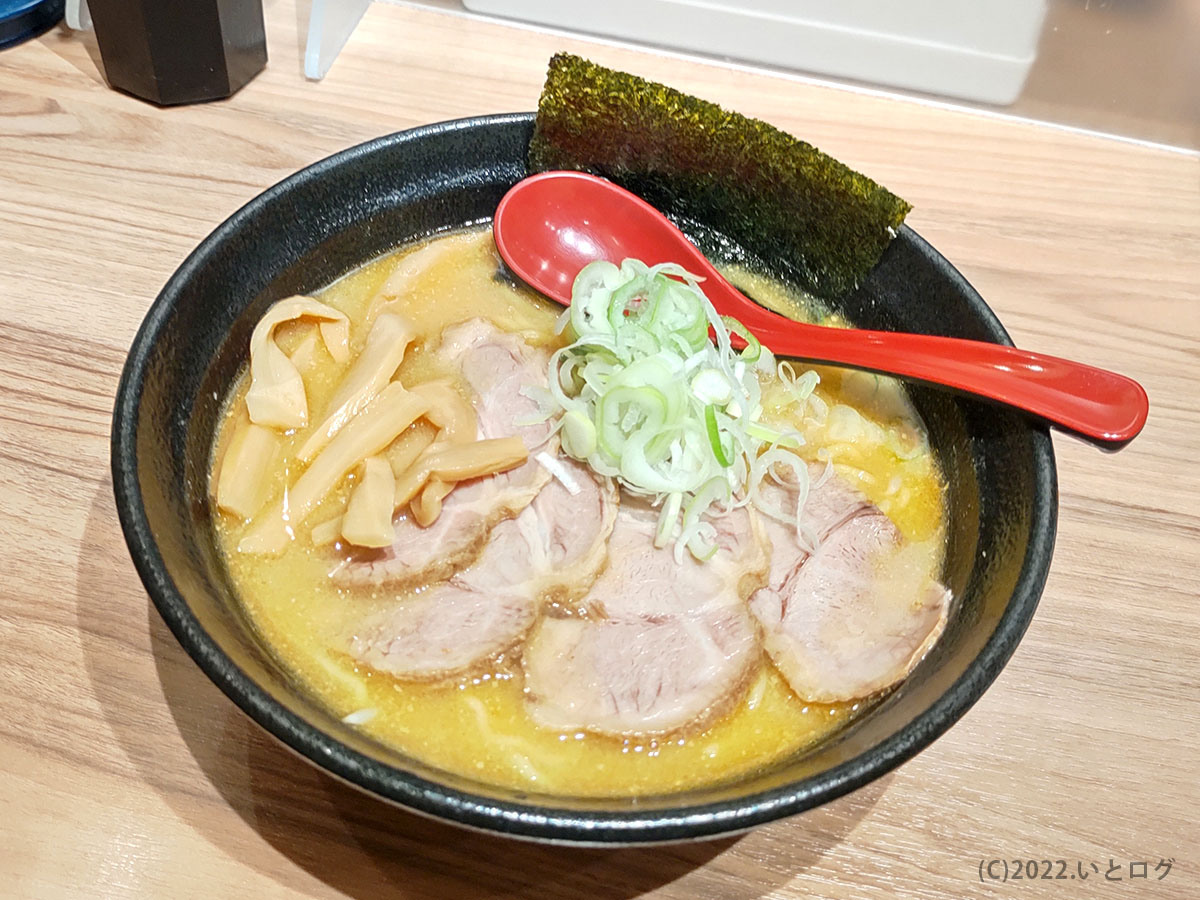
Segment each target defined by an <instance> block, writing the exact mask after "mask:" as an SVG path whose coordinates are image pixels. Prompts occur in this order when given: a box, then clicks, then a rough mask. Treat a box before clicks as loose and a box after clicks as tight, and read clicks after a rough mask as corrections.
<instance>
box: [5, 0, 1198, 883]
mask: <svg viewBox="0 0 1200 900" xmlns="http://www.w3.org/2000/svg"><path fill="white" fill-rule="evenodd" d="M266 7H267V22H268V40H269V43H270V50H271V63H270V66H269V67H268V69H267V71H266V72H264V73H263V74H262V75H261V76H260V77H259V78H258V79H256V80H255V81H254V82H252V83H251V84H250V85H249V86H248V87H247V88H246V89H245V90H243V91H242V92H241V93H240V94H238V95H237V96H236V97H234V98H233V99H232V100H230V101H228V102H223V103H215V104H209V105H204V106H195V107H188V108H181V109H166V110H160V109H155V108H153V107H151V106H148V105H146V104H143V103H141V102H139V101H137V100H134V99H131V98H129V97H126V96H123V95H121V94H118V93H115V92H113V91H111V90H109V89H108V88H107V87H106V86H105V84H104V80H103V77H102V75H101V74H100V72H99V71H98V68H97V65H98V63H97V59H98V58H97V54H96V52H95V49H94V45H91V44H90V43H89V40H88V39H86V38H79V37H76V36H71V35H68V34H66V33H64V32H58V31H53V32H50V33H48V34H47V35H45V36H43V37H41V38H40V39H38V40H36V41H34V42H32V43H30V44H27V45H24V46H21V47H18V48H15V49H12V50H6V51H4V52H3V53H2V54H0V183H2V189H0V573H2V579H0V771H2V774H0V895H3V896H6V897H18V898H58V897H86V898H109V897H154V898H158V897H170V898H192V897H196V898H200V897H204V898H212V897H219V898H226V897H277V896H278V897H291V896H297V897H342V896H346V897H353V898H442V897H446V898H459V897H487V898H501V897H505V898H515V897H538V898H567V897H617V898H630V897H635V896H642V895H651V896H655V897H663V898H758V897H776V898H801V897H827V898H890V897H905V898H910V897H911V898H960V897H992V896H1006V895H1011V896H1015V897H1033V896H1038V897H1090V896H1100V895H1105V896H1110V895H1111V896H1116V895H1118V894H1120V895H1121V896H1129V897H1155V898H1159V897H1167V898H1181V900H1182V898H1192V897H1197V896H1200V847H1198V846H1197V840H1196V839H1197V836H1198V835H1200V827H1198V825H1197V808H1198V807H1200V780H1198V774H1197V773H1198V772H1200V750H1198V746H1197V744H1198V740H1197V732H1198V726H1200V704H1198V701H1200V676H1198V675H1197V671H1198V665H1197V651H1198V648H1200V598H1198V594H1200V516H1198V512H1197V511H1198V509H1200V477H1198V476H1197V453H1198V448H1200V400H1198V399H1197V398H1198V394H1197V386H1196V376H1197V375H1198V374H1200V296H1198V290H1197V285H1198V284H1200V161H1198V160H1197V158H1196V157H1189V156H1185V155H1182V154H1171V153H1166V152H1162V151H1157V150H1151V149H1143V148H1138V147H1135V146H1131V145H1129V144H1122V143H1117V142H1112V141H1106V140H1104V139H1099V138H1095V137H1088V136H1083V135H1078V134H1072V133H1068V132H1065V131H1061V130H1052V129H1048V128H1041V127H1036V126H1030V125H1024V124H1018V123H1013V122H1005V121H1000V120H996V119H992V118H987V117H982V116H978V115H974V114H970V113H960V112H954V111H949V110H945V109H934V108H930V107H926V106H922V105H918V104H911V103H905V102H901V101H897V100H894V99H884V98H880V97H874V96H869V95H865V94H857V93H852V92H848V91H841V90H835V89H831V88H828V87H818V86H814V85H811V84H806V83H803V82H800V81H796V80H788V79H783V78H778V77H769V76H766V75H762V74H755V73H752V72H748V71H744V70H732V69H727V68H723V67H721V66H718V65H711V64H700V63H697V62H693V61H688V60H685V59H681V58H675V57H668V56H663V55H655V54H649V53H643V52H634V51H630V50H626V49H621V48H619V47H616V46H613V45H608V44H589V43H587V42H584V41H579V40H569V39H566V38H562V37H559V36H555V35H552V34H548V33H544V32H535V31H527V30H521V29H516V28H510V27H503V26H499V25H494V24H488V23H483V22H477V21H469V20H466V19H463V18H460V17H455V16H451V15H445V14H441V13H435V12H430V11H427V10H413V9H408V8H404V7H398V6H388V5H382V4H376V5H375V6H373V7H372V8H371V9H370V11H369V12H368V13H367V15H366V18H365V19H364V21H363V23H362V25H361V27H360V28H359V30H358V31H357V32H356V34H355V35H354V37H353V38H352V40H351V41H350V43H349V45H348V46H347V48H346V50H345V51H344V53H343V55H342V56H341V58H340V59H339V60H338V62H337V63H336V65H335V66H334V67H333V70H332V72H331V73H330V75H329V77H328V78H327V79H326V80H325V81H323V82H321V83H309V82H306V81H305V80H304V79H303V78H302V76H301V72H300V50H299V46H298V38H297V36H298V34H299V33H301V31H300V29H302V27H303V25H304V23H303V21H302V15H301V14H300V13H298V12H297V9H296V7H295V5H294V4H293V2H292V0H267V3H266ZM564 48H565V49H571V50H574V51H577V52H584V53H586V54H588V55H590V56H592V57H593V58H595V59H597V60H598V61H601V62H604V63H607V64H610V65H614V66H618V67H622V68H626V69H631V70H634V71H637V72H640V73H642V74H644V75H647V76H650V77H652V78H656V79H659V80H663V81H666V82H669V83H671V84H673V85H675V86H677V87H679V88H682V89H684V90H687V91H690V92H693V93H696V94H699V95H701V96H704V97H708V98H711V99H713V100H716V101H718V102H721V103H724V104H727V105H729V106H731V107H735V108H737V109H739V110H741V111H743V112H745V113H747V114H750V115H753V116H759V117H762V118H765V119H767V120H769V121H771V122H773V123H775V124H777V125H779V126H781V127H783V128H785V129H787V130H789V131H791V132H793V133H796V134H798V135H801V136H803V137H805V138H807V139H808V140H810V141H812V142H813V143H815V144H817V145H818V146H820V147H821V148H823V149H824V150H826V151H828V152H830V153H833V154H834V155H836V156H838V157H840V158H841V159H843V160H845V161H846V162H848V163H850V164H851V165H853V166H855V167H856V168H860V169H862V170H864V171H866V172H867V173H869V174H871V175H872V176H874V177H875V178H877V179H879V180H880V181H882V182H883V183H885V184H887V185H888V186H889V187H891V188H892V189H893V190H895V191H897V192H898V193H900V194H901V195H903V196H904V197H906V198H908V199H909V200H911V201H912V202H913V203H914V204H915V206H916V210H915V211H914V213H913V214H912V216H911V218H910V222H911V224H912V225H913V226H914V227H915V228H916V229H917V230H918V231H920V232H921V233H922V234H923V235H924V236H925V237H926V238H928V239H930V240H931V241H932V242H933V243H934V245H936V246H937V247H939V248H940V249H941V250H942V251H943V252H944V253H945V254H946V255H947V256H948V257H949V258H950V259H951V260H952V261H953V262H954V263H955V264H956V265H957V266H959V268H960V269H961V270H962V271H963V272H964V273H965V275H966V276H967V277H968V278H969V279H970V280H971V281H972V282H973V283H974V284H975V285H976V286H977V287H978V288H979V290H980V291H981V292H982V293H983V295H984V296H985V297H986V298H987V299H988V301H989V302H990V303H991V304H992V306H993V307H994V308H995V309H996V311H997V312H998V313H999V314H1000V316H1001V318H1002V319H1003V321H1004V322H1005V324H1006V325H1007V326H1008V328H1009V329H1010V331H1011V333H1012V335H1013V337H1014V338H1015V339H1016V341H1017V343H1018V344H1020V345H1023V346H1028V347H1031V348H1037V349H1040V350H1044V351H1048V352H1050V353H1056V354H1061V355H1067V356H1074V357H1079V358H1082V359H1085V360H1088V361H1091V362H1094V363H1098V364H1102V365H1107V366H1110V367H1112V368H1115V369H1118V370H1120V371H1123V372H1126V373H1128V374H1130V375H1132V376H1134V377H1136V378H1138V379H1140V380H1141V381H1142V382H1143V383H1144V384H1145V385H1146V387H1147V389H1148V391H1149V393H1150V397H1151V401H1152V412H1151V416H1150V421H1149V424H1148V425H1147V427H1146V430H1145V432H1144V434H1143V436H1142V437H1141V438H1139V439H1138V440H1137V441H1136V442H1135V443H1134V444H1133V445H1131V446H1130V447H1129V448H1128V449H1127V450H1125V451H1123V452H1122V453H1120V454H1119V455H1115V456H1113V455H1103V454H1101V453H1100V452H1098V451H1096V450H1094V449H1092V448H1090V447H1087V446H1084V445H1083V444H1080V443H1076V442H1074V441H1072V440H1070V439H1056V442H1055V444H1056V449H1057V451H1058V454H1059V456H1058V458H1059V464H1060V478H1061V490H1062V508H1061V518H1060V529H1059V535H1058V548H1057V551H1056V554H1055V558H1054V565H1053V570H1052V573H1051V576H1050V580H1049V584H1048V585H1047V588H1046V592H1045V596H1044V597H1043V599H1042V603H1041V608H1040V609H1039V611H1038V614H1037V616H1036V618H1035V620H1034V622H1033V625H1032V627H1031V628H1030V629H1029V632H1028V634H1027V636H1026V637H1025V639H1024V641H1023V642H1022V643H1021V645H1020V647H1019V648H1018V650H1017V652H1016V655H1015V657H1014V658H1013V660H1012V662H1011V663H1010V664H1009V666H1008V667H1007V669H1005V671H1004V672H1003V674H1002V675H1001V676H1000V678H999V680H998V681H997V682H996V684H995V685H994V686H993V687H992V688H991V690H989V691H988V693H987V694H986V696H984V698H983V699H982V700H981V701H980V702H979V703H978V704H977V705H976V706H975V707H974V708H973V709H972V710H971V711H970V712H969V713H968V714H967V715H966V716H965V718H963V719H962V721H960V722H959V723H958V724H957V725H956V726H955V727H954V728H952V729H951V731H950V732H949V733H948V734H947V735H946V736H945V737H943V738H942V739H941V740H939V741H937V742H936V743H935V744H934V745H933V746H932V747H931V748H930V749H928V750H927V751H925V752H924V753H922V754H921V755H920V756H918V757H917V758H916V759H914V760H912V761H911V762H909V763H908V764H906V765H904V766H903V767H901V768H900V769H899V770H897V771H895V772H893V773H892V774H890V775H888V776H887V777H884V778H882V779H880V780H878V781H876V782H874V783H872V784H870V785H868V786H867V787H865V788H863V789H862V790H860V791H858V792H857V793H855V794H853V795H850V796H848V797H845V798H843V799H841V800H839V801H837V802H834V803H831V804H829V805H828V806H826V807H824V808H821V809H819V810H816V811H814V812H812V813H810V814H808V815H805V816H802V817H800V818H797V819H794V820H791V821H787V822H781V823H777V824H774V825H771V826H768V827H764V828H761V829H758V830H757V831H755V832H753V833H751V834H749V835H747V836H745V837H743V838H741V839H739V840H726V841H722V842H717V843H704V844H696V845H688V846H679V847H668V848H658V849H644V850H628V851H611V852H600V851H582V850H568V849H555V848H549V847H539V846H533V845H523V844H516V843H512V842H508V841H503V840H499V839H493V838H489V837H486V836H481V835H476V834H471V833H467V832H464V831H460V830H457V829H455V828H453V827H450V826H445V825H439V824H435V823H432V822H429V821H425V820H422V819H418V818H416V817H413V816H410V815H407V814H405V813H402V812H399V811H397V810H395V809H392V808H390V807H387V806H385V805H383V804H381V803H378V802H375V801H373V800H371V799H369V798H367V797H365V796H362V795H360V794H358V793H356V792H355V791H353V790H351V789H349V788H346V787H344V786H342V785H340V784H338V783H335V782H334V781H332V780H331V779H329V778H327V777H325V776H324V775H323V774H321V773H320V772H318V771H316V770H315V769H312V768H310V767H308V766H307V765H305V764H302V763H301V762H299V761H298V760H296V759H294V758H293V757H291V756H290V755H289V754H288V753H287V752H286V751H284V750H283V749H281V748H280V747H279V746H278V745H277V744H275V743H274V742H273V741H272V740H271V739H269V738H267V737H266V736H265V734H263V733H261V732H260V731H259V730H258V729H257V728H256V726H254V725H253V724H252V723H251V722H250V721H249V720H248V719H247V718H246V717H244V716H243V715H242V714H241V713H240V712H239V711H238V710H237V709H236V708H235V707H234V706H233V705H232V704H231V703H229V702H228V701H227V700H226V699H225V698H224V696H222V695H221V694H220V693H219V692H218V690H217V689H216V688H215V687H214V686H213V685H212V684H211V683H209V682H208V681H207V680H206V678H205V677H204V676H203V675H202V674H201V673H200V671H199V670H198V669H197V668H196V667H195V666H194V665H193V664H192V663H191V661H190V659H188V657H186V656H185V655H184V653H183V652H182V651H181V650H180V649H179V647H178V646H177V645H176V644H175V642H174V640H173V638H172V637H171V636H170V635H169V634H168V633H167V631H166V629H165V627H164V626H163V624H162V623H161V622H160V621H159V618H158V616H157V614H156V613H155V612H154V610H153V609H152V607H150V605H149V603H148V601H147V598H146V595H145V593H144V592H143V590H142V587H141V585H140V583H139V582H138V579H137V576H136V574H135V572H134V569H133V567H132V565H131V563H130V561H129V557H128V554H127V553H126V550H125V545H124V542H123V540H122V537H121V534H120V531H119V528H118V526H117V520H116V515H115V512H114V509H113V501H112V496H111V494H112V488H111V484H110V480H109V475H108V430H109V422H110V412H111V405H112V398H113V393H114V390H115V388H116V384H117V379H118V376H119V372H120V368H121V364H122V361H123V358H124V354H125V351H126V348H127V347H128V345H129V343H130V341H131V340H132V338H133V334H134V332H135V330H136V329H137V326H138V323H139V322H140V320H141V318H142V316H143V314H144V313H145V312H146V309H147V307H148V306H149V304H150V303H151V301H152V299H153V298H154V296H155V294H156V293H157V291H158V289H159V288H160V287H161V285H162V284H163V282H164V281H165V280H166V278H167V277H168V275H169V274H170V273H171V272H172V270H173V269H174V268H175V267H176V266H177V265H178V263H179V262H180V261H181V260H182V259H183V257H184V256H185V255H186V254H187V252H188V251H189V250H190V249H191V248H192V247H193V246H194V245H195V244H196V243H197V241H199V240H200V239H201V238H202V237H203V236H204V235H205V234H207V233H208V232H209V231H210V230H211V229H212V228H213V227H214V226H215V225H216V224H217V223H218V222H220V221H221V220H222V219H223V218H224V217H225V216H227V215H228V214H229V213H231V212H232V211H233V210H235V209H236V208H237V207H238V206H240V205H241V204H242V203H244V202H245V201H246V200H248V199H250V198H251V197H252V196H254V195H255V194H257V193H258V192H259V191H261V190H262V189H263V188H265V187H267V186H268V185H270V184H272V183H273V182H275V181H277V180H278V179H280V178H282V177H284V176H285V175H287V174H288V173H290V172H292V171H293V170H295V169H296V168H298V167H300V166H303V165H306V164H308V163H311V162H313V161H314V160H317V159H319V158H321V157H323V156H325V155H327V154H329V153H331V152H333V151H335V150H338V149H340V148H342V147H345V146H347V145H349V144H352V143H355V142H357V141H361V140H364V139H367V138H370V137H373V136H376V135H378V134H382V133H385V132H389V131H393V130H397V129H402V128H407V127H409V126H412V125H418V124H422V123H427V122H432V121H437V120H440V119H446V118H451V117H456V116H464V115H472V114H478V113H489V112H499V111H511V110H524V109H530V108H532V107H533V106H534V104H535V102H536V97H537V94H538V89H539V86H540V84H541V80H542V77H543V74H544V68H545V63H546V60H547V58H548V57H549V55H550V54H551V53H552V52H553V51H555V50H558V49H564ZM993 858H996V859H1001V858H1003V859H1008V860H1012V859H1014V858H1020V859H1038V860H1041V859H1052V860H1056V859H1064V860H1066V861H1067V864H1068V870H1067V871H1068V872H1070V873H1071V874H1075V873H1076V872H1077V865H1076V864H1077V863H1080V864H1081V865H1082V872H1084V873H1086V874H1087V876H1088V877H1087V879H1086V881H1083V880H1079V877H1078V875H1077V877H1076V879H1075V880H1070V879H1064V880H1057V881H1056V880H1038V881H1036V882H1030V881H1021V882H1013V883H1008V884H990V883H989V884H983V883H981V882H980V874H979V872H980V861H981V860H989V859H993ZM1169 859H1173V860H1174V862H1173V864H1172V868H1171V870H1170V872H1169V873H1168V874H1167V875H1166V877H1165V878H1164V877H1161V876H1162V870H1161V868H1160V869H1159V871H1158V872H1155V866H1157V865H1158V864H1159V862H1160V860H1169ZM1142 861H1146V862H1149V871H1148V877H1146V878H1145V879H1144V880H1143V879H1141V878H1134V879H1133V880H1131V878H1130V875H1131V873H1130V866H1129V864H1130V863H1131V862H1134V863H1138V862H1142ZM1092 863H1096V864H1097V867H1098V869H1099V871H1094V870H1093V868H1092V866H1091V864H1092ZM1113 864H1115V865H1117V866H1120V867H1121V869H1120V871H1119V873H1113V877H1115V876H1116V875H1117V874H1119V875H1120V876H1121V877H1122V879H1123V881H1122V883H1121V884H1120V885H1119V886H1114V885H1112V884H1109V883H1104V875H1105V873H1106V872H1108V870H1109V869H1110V865H1113ZM1140 873H1141V869H1140V868H1139V867H1136V866H1135V868H1134V874H1135V875H1137V874H1140Z"/></svg>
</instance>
